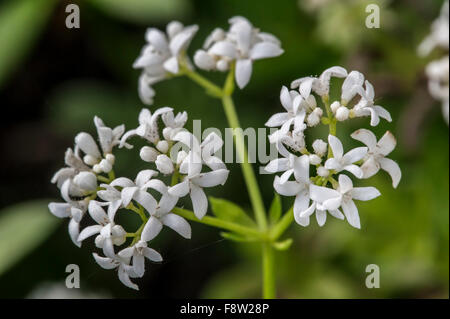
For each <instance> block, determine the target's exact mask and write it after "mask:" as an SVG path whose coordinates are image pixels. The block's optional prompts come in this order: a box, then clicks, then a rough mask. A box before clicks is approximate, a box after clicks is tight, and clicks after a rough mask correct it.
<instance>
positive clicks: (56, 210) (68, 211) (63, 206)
mask: <svg viewBox="0 0 450 319" xmlns="http://www.w3.org/2000/svg"><path fill="white" fill-rule="evenodd" d="M48 209H49V210H50V212H51V213H52V214H53V215H55V216H56V217H58V218H70V222H69V235H70V238H71V239H72V241H73V243H74V244H75V245H77V246H78V247H81V242H79V241H78V236H79V234H80V222H81V219H82V218H83V216H84V214H85V213H86V210H87V203H86V201H84V200H82V201H78V202H71V203H50V204H49V205H48Z"/></svg>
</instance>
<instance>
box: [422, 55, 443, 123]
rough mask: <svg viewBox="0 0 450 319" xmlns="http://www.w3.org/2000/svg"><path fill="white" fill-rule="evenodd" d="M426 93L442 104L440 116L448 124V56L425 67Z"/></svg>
mask: <svg viewBox="0 0 450 319" xmlns="http://www.w3.org/2000/svg"><path fill="white" fill-rule="evenodd" d="M425 71H426V74H427V76H428V91H429V92H430V94H431V96H432V97H434V98H435V99H437V100H439V101H441V102H442V114H443V115H444V119H445V121H446V122H447V124H448V123H449V56H448V55H447V56H445V57H443V58H442V59H440V60H436V61H432V62H430V63H429V64H428V65H427V67H426V70H425Z"/></svg>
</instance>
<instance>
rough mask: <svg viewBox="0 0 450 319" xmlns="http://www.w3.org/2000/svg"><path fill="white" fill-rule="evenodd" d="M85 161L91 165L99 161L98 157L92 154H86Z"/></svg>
mask: <svg viewBox="0 0 450 319" xmlns="http://www.w3.org/2000/svg"><path fill="white" fill-rule="evenodd" d="M83 162H85V163H86V164H87V165H89V166H93V165H95V164H97V163H98V158H95V157H94V156H92V155H85V156H84V157H83Z"/></svg>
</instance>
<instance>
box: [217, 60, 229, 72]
mask: <svg viewBox="0 0 450 319" xmlns="http://www.w3.org/2000/svg"><path fill="white" fill-rule="evenodd" d="M229 67H230V64H229V63H228V62H227V61H226V60H224V59H220V60H219V61H217V64H216V68H217V70H219V71H221V72H225V71H227V70H228V69H229Z"/></svg>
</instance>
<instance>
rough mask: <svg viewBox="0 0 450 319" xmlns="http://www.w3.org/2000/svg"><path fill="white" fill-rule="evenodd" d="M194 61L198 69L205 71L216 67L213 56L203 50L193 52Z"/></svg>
mask: <svg viewBox="0 0 450 319" xmlns="http://www.w3.org/2000/svg"><path fill="white" fill-rule="evenodd" d="M194 63H195V65H196V66H198V67H199V68H200V69H203V70H207V71H210V70H213V69H214V68H215V67H216V61H215V60H214V58H213V57H212V56H211V55H210V54H208V53H207V52H205V51H204V50H198V51H197V52H195V55H194Z"/></svg>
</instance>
